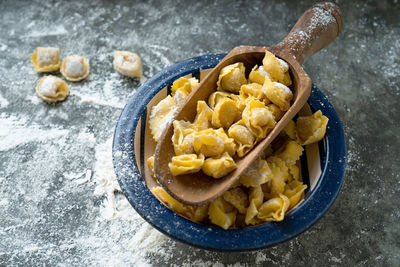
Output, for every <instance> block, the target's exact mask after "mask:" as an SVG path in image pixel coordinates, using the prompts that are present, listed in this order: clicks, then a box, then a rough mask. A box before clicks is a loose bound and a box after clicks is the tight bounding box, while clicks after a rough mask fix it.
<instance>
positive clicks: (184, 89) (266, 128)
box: [147, 51, 328, 229]
mask: <svg viewBox="0 0 400 267" xmlns="http://www.w3.org/2000/svg"><path fill="white" fill-rule="evenodd" d="M288 70H289V66H288V64H287V63H286V62H284V61H283V60H281V59H279V58H276V57H275V56H274V55H273V54H272V53H270V52H268V51H266V53H265V57H264V59H263V65H262V66H254V68H253V69H252V70H251V72H250V74H249V77H248V78H246V76H245V67H244V65H243V63H240V62H238V63H235V64H232V65H229V66H226V67H224V68H223V69H222V70H221V72H220V75H219V79H218V82H217V90H216V91H215V92H214V93H212V94H211V95H210V96H209V98H208V101H207V103H206V102H205V101H198V103H197V115H196V117H195V120H194V122H188V121H177V120H175V121H173V127H174V134H173V136H172V142H173V146H174V150H175V154H176V156H174V157H173V158H172V162H171V163H170V164H169V167H170V170H171V172H172V174H173V175H182V174H188V173H196V172H198V171H203V173H205V174H206V175H208V176H211V177H214V178H221V177H223V176H225V175H227V174H228V173H230V172H231V171H233V170H234V169H235V168H236V164H235V161H234V157H243V156H245V155H246V154H247V153H248V152H249V151H250V150H251V149H252V148H253V147H254V146H255V145H256V144H257V142H258V141H260V140H261V139H263V138H265V137H266V136H267V134H268V133H269V132H270V131H271V130H272V129H273V128H274V126H275V124H276V122H277V121H278V120H279V119H280V118H282V116H283V115H284V113H285V111H287V110H288V109H289V107H290V101H291V100H292V98H293V94H292V91H291V90H290V89H289V88H288V86H290V85H291V79H290V75H289V72H288ZM197 85H198V81H197V80H196V79H195V78H180V79H178V80H176V81H175V82H174V83H173V85H172V88H171V91H172V96H167V97H166V98H165V99H163V100H161V101H160V102H159V103H158V104H157V105H155V106H153V108H152V112H151V114H150V118H149V126H150V129H151V133H152V135H153V137H154V139H155V141H156V142H158V140H159V138H160V135H161V133H162V131H163V130H164V128H165V127H166V126H167V125H168V123H170V122H171V120H172V119H173V116H174V114H175V112H176V110H177V107H178V106H179V105H180V104H181V103H182V102H183V100H184V99H185V97H187V96H188V95H189V93H190V92H191V91H192V90H193V89H194V88H195V87H196V86H197ZM327 123H328V119H327V118H326V117H325V116H323V115H322V113H321V112H320V111H317V112H316V113H314V114H313V115H312V116H308V117H299V118H298V119H297V121H296V122H294V121H291V122H290V123H289V124H288V126H287V127H286V128H285V130H284V131H283V132H282V133H281V134H280V135H279V137H278V138H277V139H276V140H275V141H274V142H273V143H272V144H271V145H270V146H269V147H268V149H267V150H266V151H265V152H264V155H262V156H261V157H260V158H258V159H257V160H256V161H255V162H254V163H253V165H252V166H250V167H249V168H248V170H247V171H246V172H245V173H244V174H243V175H242V176H241V177H240V179H239V180H238V181H237V182H236V183H235V184H234V185H232V187H231V188H230V190H228V191H227V192H225V193H224V194H223V196H221V197H219V198H218V199H216V200H214V201H213V202H212V203H210V204H209V205H204V206H200V207H192V206H188V205H184V204H182V203H180V202H178V201H177V200H175V199H174V198H172V197H171V196H169V195H168V193H167V192H166V191H165V190H164V189H162V188H161V187H160V186H157V187H154V188H153V189H152V192H153V193H154V194H155V195H156V196H157V197H158V198H159V199H160V200H161V201H162V202H164V203H165V204H166V205H168V206H169V207H170V208H171V209H172V210H174V211H175V212H177V213H179V214H181V215H184V216H185V217H187V218H189V219H191V220H193V221H196V222H211V223H213V224H215V225H218V226H220V227H222V228H224V229H228V228H237V227H245V226H248V225H257V224H260V223H263V222H270V221H281V220H283V218H284V216H285V214H286V212H288V211H289V210H290V209H292V208H293V207H294V206H296V205H297V204H298V203H299V202H300V201H301V200H302V199H303V198H304V190H305V189H306V188H307V185H305V184H303V182H302V180H301V176H300V170H299V167H298V164H299V163H298V161H299V159H300V156H301V155H302V152H303V147H302V145H307V144H310V143H313V142H317V141H319V140H321V139H322V138H323V137H324V135H325V131H326V126H327ZM147 163H148V167H149V169H150V171H151V172H152V173H153V175H154V157H150V158H149V159H148V160H147Z"/></svg>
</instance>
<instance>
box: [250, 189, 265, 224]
mask: <svg viewBox="0 0 400 267" xmlns="http://www.w3.org/2000/svg"><path fill="white" fill-rule="evenodd" d="M263 199H264V194H263V191H262V189H261V186H256V187H252V188H250V194H249V202H250V204H249V208H248V209H247V211H246V218H245V222H246V224H258V223H259V221H258V220H257V218H256V216H257V214H258V208H259V207H260V206H261V204H262V202H263Z"/></svg>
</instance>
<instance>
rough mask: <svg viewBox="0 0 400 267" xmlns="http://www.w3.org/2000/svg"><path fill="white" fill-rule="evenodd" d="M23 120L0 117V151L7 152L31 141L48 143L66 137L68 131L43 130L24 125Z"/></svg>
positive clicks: (24, 120)
mask: <svg viewBox="0 0 400 267" xmlns="http://www.w3.org/2000/svg"><path fill="white" fill-rule="evenodd" d="M26 121H27V120H26V119H25V118H18V117H15V116H6V115H3V114H2V115H0V126H1V127H0V151H8V150H10V149H12V148H14V147H17V146H19V145H22V144H26V143H29V142H33V141H39V142H41V141H49V140H51V139H57V138H60V137H62V136H66V135H67V133H68V131H67V130H62V129H57V128H53V129H43V128H40V127H39V126H38V125H35V124H34V125H30V126H29V127H27V126H25V125H26Z"/></svg>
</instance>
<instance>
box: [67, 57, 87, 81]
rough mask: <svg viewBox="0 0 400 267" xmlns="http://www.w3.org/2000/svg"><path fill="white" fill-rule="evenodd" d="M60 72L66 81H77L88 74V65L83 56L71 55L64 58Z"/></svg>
mask: <svg viewBox="0 0 400 267" xmlns="http://www.w3.org/2000/svg"><path fill="white" fill-rule="evenodd" d="M60 72H61V74H62V75H63V76H64V78H65V79H67V80H68V81H72V82H78V81H81V80H83V79H85V78H86V77H87V76H88V75H89V72H90V65H89V62H88V61H87V60H86V59H85V58H84V57H82V56H79V55H72V56H68V57H66V58H64V60H63V61H62V63H61V68H60Z"/></svg>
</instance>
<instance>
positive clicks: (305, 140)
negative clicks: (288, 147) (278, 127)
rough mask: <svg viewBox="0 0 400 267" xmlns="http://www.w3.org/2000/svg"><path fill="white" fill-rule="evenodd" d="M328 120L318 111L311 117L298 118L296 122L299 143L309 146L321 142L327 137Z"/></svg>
mask: <svg viewBox="0 0 400 267" xmlns="http://www.w3.org/2000/svg"><path fill="white" fill-rule="evenodd" d="M327 125H328V118H327V117H325V116H323V115H322V112H321V111H320V110H318V111H317V112H315V113H314V114H313V115H311V116H307V117H298V118H297V122H296V137H297V142H298V143H299V144H301V145H309V144H312V143H315V142H318V141H320V140H321V139H322V138H324V136H325V132H326V126H327Z"/></svg>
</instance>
